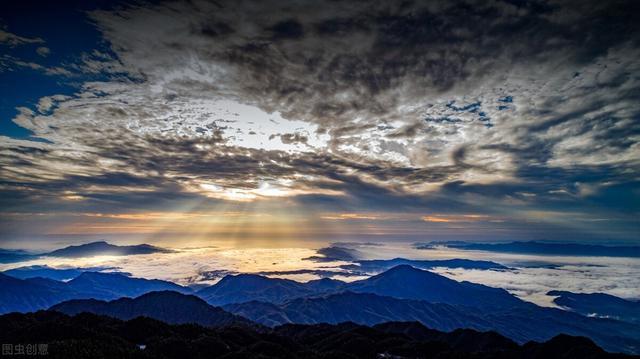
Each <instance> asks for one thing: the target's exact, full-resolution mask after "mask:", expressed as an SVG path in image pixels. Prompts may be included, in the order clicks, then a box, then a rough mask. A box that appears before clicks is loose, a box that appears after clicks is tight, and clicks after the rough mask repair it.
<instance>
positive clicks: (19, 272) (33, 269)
mask: <svg viewBox="0 0 640 359" xmlns="http://www.w3.org/2000/svg"><path fill="white" fill-rule="evenodd" d="M104 269H107V268H103V267H94V268H63V269H60V268H52V267H49V266H46V265H33V266H26V267H18V268H13V269H9V270H6V271H4V272H2V273H4V274H6V275H9V276H12V277H14V278H20V279H28V278H38V277H40V278H48V279H53V280H61V281H65V280H70V279H73V278H75V277H77V276H79V275H80V274H82V273H84V272H92V271H95V272H99V271H101V270H104Z"/></svg>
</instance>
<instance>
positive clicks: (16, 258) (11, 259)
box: [0, 248, 38, 263]
mask: <svg viewBox="0 0 640 359" xmlns="http://www.w3.org/2000/svg"><path fill="white" fill-rule="evenodd" d="M37 257H38V255H37V254H33V253H29V252H27V251H23V250H21V249H2V248H0V263H16V262H23V261H28V260H31V259H34V258H37Z"/></svg>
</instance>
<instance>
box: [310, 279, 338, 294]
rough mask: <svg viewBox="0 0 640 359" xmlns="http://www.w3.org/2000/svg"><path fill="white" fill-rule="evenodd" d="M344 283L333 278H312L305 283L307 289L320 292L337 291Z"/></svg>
mask: <svg viewBox="0 0 640 359" xmlns="http://www.w3.org/2000/svg"><path fill="white" fill-rule="evenodd" d="M344 285H345V282H343V281H340V280H336V279H331V278H322V279H316V280H310V281H308V282H306V283H304V286H305V287H306V288H307V289H310V290H312V291H314V292H318V293H322V292H332V291H336V290H338V289H339V288H341V287H342V286H344Z"/></svg>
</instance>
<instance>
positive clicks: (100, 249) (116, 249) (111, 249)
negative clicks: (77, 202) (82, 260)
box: [43, 241, 172, 258]
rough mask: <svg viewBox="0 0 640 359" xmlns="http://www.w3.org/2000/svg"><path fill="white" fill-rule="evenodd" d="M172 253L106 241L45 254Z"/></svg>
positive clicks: (70, 256) (76, 256) (53, 255)
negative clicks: (118, 244)
mask: <svg viewBox="0 0 640 359" xmlns="http://www.w3.org/2000/svg"><path fill="white" fill-rule="evenodd" d="M171 252H172V251H171V250H169V249H165V248H160V247H156V246H152V245H149V244H139V245H135V246H117V245H113V244H109V243H107V242H104V241H100V242H92V243H87V244H81V245H77V246H69V247H65V248H62V249H57V250H55V251H53V252H49V253H45V254H43V255H45V256H51V257H66V258H79V257H92V256H99V255H112V256H129V255H136V254H152V253H171Z"/></svg>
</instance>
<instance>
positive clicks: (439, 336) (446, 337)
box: [373, 322, 518, 352]
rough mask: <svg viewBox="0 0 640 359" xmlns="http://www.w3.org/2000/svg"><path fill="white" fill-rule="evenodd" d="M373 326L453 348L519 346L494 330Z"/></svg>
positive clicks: (504, 348)
mask: <svg viewBox="0 0 640 359" xmlns="http://www.w3.org/2000/svg"><path fill="white" fill-rule="evenodd" d="M373 328H374V329H377V330H379V331H381V332H384V333H394V334H402V335H406V336H407V337H409V338H411V339H413V340H417V341H430V342H443V343H447V344H448V345H449V346H451V347H452V348H455V349H458V350H467V351H471V352H485V351H508V350H513V349H516V348H517V347H518V344H516V343H515V342H514V341H513V340H511V339H509V338H506V337H504V336H502V335H500V334H498V333H496V332H494V331H486V332H479V331H475V330H472V329H456V330H454V331H451V332H442V331H438V330H434V329H430V328H427V327H425V326H424V325H422V324H421V323H420V322H386V323H382V324H376V325H374V326H373Z"/></svg>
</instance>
